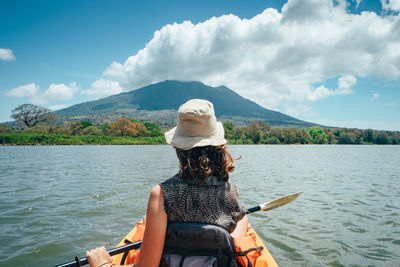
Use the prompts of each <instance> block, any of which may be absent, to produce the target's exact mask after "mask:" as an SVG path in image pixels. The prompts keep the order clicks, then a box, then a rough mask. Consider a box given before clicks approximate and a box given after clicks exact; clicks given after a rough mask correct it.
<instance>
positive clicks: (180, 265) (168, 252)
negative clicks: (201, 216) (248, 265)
mask: <svg viewBox="0 0 400 267" xmlns="http://www.w3.org/2000/svg"><path fill="white" fill-rule="evenodd" d="M235 255H236V253H235V243H234V241H233V238H232V236H231V235H230V234H229V233H228V231H226V230H225V229H224V228H222V227H220V226H217V225H211V224H204V223H187V222H185V223H178V222H173V223H168V226H167V232H166V236H165V243H164V249H163V255H162V258H161V262H160V267H189V266H190V267H194V266H199V267H206V266H208V267H237V266H238V265H237V263H236V261H235Z"/></svg>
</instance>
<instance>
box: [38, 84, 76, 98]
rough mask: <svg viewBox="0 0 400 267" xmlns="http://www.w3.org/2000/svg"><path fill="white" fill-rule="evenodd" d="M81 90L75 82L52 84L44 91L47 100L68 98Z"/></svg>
mask: <svg viewBox="0 0 400 267" xmlns="http://www.w3.org/2000/svg"><path fill="white" fill-rule="evenodd" d="M78 90H79V87H78V86H77V85H76V83H75V82H72V83H70V84H69V85H65V84H63V83H61V84H53V83H52V84H50V86H49V88H48V89H47V90H46V91H45V92H44V93H43V97H44V98H45V99H46V100H47V101H54V100H68V99H70V98H72V96H73V95H74V94H75V93H76V92H77V91H78Z"/></svg>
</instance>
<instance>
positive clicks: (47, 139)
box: [0, 118, 400, 145]
mask: <svg viewBox="0 0 400 267" xmlns="http://www.w3.org/2000/svg"><path fill="white" fill-rule="evenodd" d="M223 125H224V128H225V133H226V138H227V139H228V143H230V144H400V132H398V131H376V130H371V129H367V130H360V129H346V128H323V127H319V126H313V127H309V128H295V127H285V128H273V127H271V126H270V125H269V124H268V123H266V122H264V121H253V122H251V123H250V124H249V125H247V126H242V127H239V126H235V124H234V123H233V122H232V121H225V122H224V123H223ZM138 144H165V139H164V134H163V131H162V130H161V129H160V127H159V126H158V125H157V124H156V123H149V122H143V121H137V120H132V119H125V118H122V119H119V120H117V121H114V122H110V123H105V124H102V125H93V124H92V123H90V122H85V121H77V122H67V123H65V124H64V125H62V126H60V125H45V124H39V125H35V126H32V127H25V128H24V129H23V130H22V131H16V130H13V129H11V128H10V127H9V126H7V125H5V124H2V125H0V145H138Z"/></svg>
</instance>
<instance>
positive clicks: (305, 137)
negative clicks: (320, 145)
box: [298, 128, 311, 144]
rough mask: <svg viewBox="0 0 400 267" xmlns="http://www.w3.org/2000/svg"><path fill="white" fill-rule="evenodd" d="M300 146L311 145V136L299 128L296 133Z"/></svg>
mask: <svg viewBox="0 0 400 267" xmlns="http://www.w3.org/2000/svg"><path fill="white" fill-rule="evenodd" d="M298 135H299V140H300V144H309V143H311V136H310V133H309V132H308V130H307V129H305V128H301V129H300V131H299V132H298Z"/></svg>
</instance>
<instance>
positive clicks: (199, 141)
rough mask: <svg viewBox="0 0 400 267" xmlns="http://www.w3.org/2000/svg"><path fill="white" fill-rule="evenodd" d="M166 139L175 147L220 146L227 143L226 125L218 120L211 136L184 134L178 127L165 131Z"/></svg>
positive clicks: (183, 148) (185, 148)
mask: <svg viewBox="0 0 400 267" xmlns="http://www.w3.org/2000/svg"><path fill="white" fill-rule="evenodd" d="M165 140H166V141H167V143H168V144H170V145H171V146H173V147H176V148H179V149H182V150H189V149H192V148H194V147H201V146H219V145H224V144H226V143H227V141H226V139H225V138H224V126H223V125H222V123H221V122H219V121H218V122H217V124H216V131H215V133H214V134H212V135H209V136H187V135H184V134H182V133H181V132H180V131H179V130H177V128H176V127H174V128H172V129H171V130H169V131H168V132H166V133H165Z"/></svg>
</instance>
